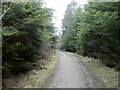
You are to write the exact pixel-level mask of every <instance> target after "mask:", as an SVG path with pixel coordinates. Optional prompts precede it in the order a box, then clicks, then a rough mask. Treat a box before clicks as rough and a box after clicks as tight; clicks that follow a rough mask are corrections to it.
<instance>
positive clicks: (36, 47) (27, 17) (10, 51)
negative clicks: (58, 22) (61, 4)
mask: <svg viewBox="0 0 120 90" xmlns="http://www.w3.org/2000/svg"><path fill="white" fill-rule="evenodd" d="M6 7H10V9H9V10H8V11H7V12H6V13H5V14H4V16H3V17H2V24H3V32H2V36H3V40H2V52H3V53H2V55H3V60H2V65H3V68H2V69H3V78H6V77H8V76H10V75H11V74H12V75H18V74H19V73H25V72H27V71H29V70H32V69H33V68H34V66H36V64H37V61H39V60H42V61H43V60H44V62H48V61H47V60H49V58H50V54H51V53H52V49H53V48H54V43H55V38H56V36H55V31H54V26H53V23H52V15H53V13H52V12H53V10H51V9H49V8H46V7H44V3H43V2H42V1H40V2H12V3H11V2H9V3H8V2H7V3H3V10H4V8H6ZM45 60H46V61H45ZM42 61H41V64H43V62H42Z"/></svg>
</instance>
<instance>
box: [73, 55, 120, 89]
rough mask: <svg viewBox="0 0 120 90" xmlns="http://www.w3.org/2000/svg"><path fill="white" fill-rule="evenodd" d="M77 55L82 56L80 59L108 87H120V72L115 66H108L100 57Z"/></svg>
mask: <svg viewBox="0 0 120 90" xmlns="http://www.w3.org/2000/svg"><path fill="white" fill-rule="evenodd" d="M74 55H76V54H74ZM76 56H79V57H80V60H81V61H82V62H83V63H84V64H85V65H87V66H88V67H89V69H90V70H91V71H92V72H93V73H94V74H95V75H96V77H97V78H98V79H99V80H100V81H101V82H102V83H103V84H105V85H106V87H107V88H119V87H118V80H119V77H118V74H119V73H118V71H116V70H115V69H114V68H108V67H106V66H105V65H104V64H102V63H101V62H100V61H99V60H98V59H94V58H90V57H83V56H81V55H76Z"/></svg>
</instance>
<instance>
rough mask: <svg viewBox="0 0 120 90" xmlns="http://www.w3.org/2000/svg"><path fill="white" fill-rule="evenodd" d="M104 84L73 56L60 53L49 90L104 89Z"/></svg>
mask: <svg viewBox="0 0 120 90" xmlns="http://www.w3.org/2000/svg"><path fill="white" fill-rule="evenodd" d="M102 87H103V86H102V84H100V83H99V81H98V80H96V79H95V78H94V76H92V74H91V73H90V71H89V70H88V69H87V68H86V67H85V66H84V65H83V64H82V63H81V62H80V60H79V59H78V58H77V57H75V56H74V55H73V54H71V53H68V52H61V51H58V66H57V68H56V72H55V74H54V75H53V76H52V79H51V81H50V83H49V84H48V88H102Z"/></svg>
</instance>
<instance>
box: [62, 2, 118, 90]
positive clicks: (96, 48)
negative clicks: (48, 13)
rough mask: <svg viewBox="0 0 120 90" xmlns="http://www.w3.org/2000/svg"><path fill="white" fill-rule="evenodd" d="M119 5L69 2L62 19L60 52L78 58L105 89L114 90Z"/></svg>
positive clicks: (115, 85) (116, 81)
mask: <svg viewBox="0 0 120 90" xmlns="http://www.w3.org/2000/svg"><path fill="white" fill-rule="evenodd" d="M119 10H120V2H89V3H88V4H86V5H84V8H83V7H82V6H79V5H78V4H77V3H76V2H75V1H72V2H71V3H70V4H69V5H68V7H67V10H66V12H65V15H64V19H63V34H62V46H61V50H65V51H69V52H74V53H77V54H79V55H80V57H81V60H82V61H83V62H85V63H87V64H88V66H89V67H90V68H91V69H92V71H94V72H95V73H96V74H97V75H98V77H99V78H100V79H101V80H102V81H103V82H105V83H106V85H107V86H108V87H109V88H112V87H113V88H117V87H118V81H119V80H118V73H119V70H120V35H119V34H120V30H119V28H120V12H119Z"/></svg>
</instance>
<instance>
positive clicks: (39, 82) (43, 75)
mask: <svg viewBox="0 0 120 90" xmlns="http://www.w3.org/2000/svg"><path fill="white" fill-rule="evenodd" d="M56 58H57V52H56V51H55V52H54V53H53V54H52V57H51V59H50V60H49V62H48V64H47V65H44V66H43V67H42V69H39V70H37V69H34V70H32V71H30V72H29V73H27V74H21V75H19V76H18V77H13V78H9V79H7V83H8V84H9V85H8V87H7V88H42V87H43V86H44V85H45V84H46V82H47V81H48V80H49V78H50V77H51V76H52V74H53V73H54V71H55V69H56V65H57V59H56ZM9 82H10V83H11V84H10V83H9ZM13 82H15V83H13ZM13 84H14V85H13Z"/></svg>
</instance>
